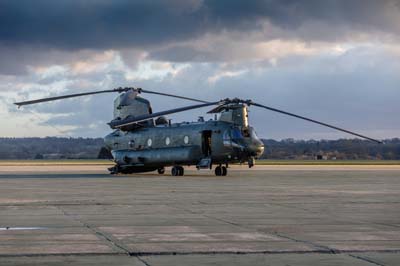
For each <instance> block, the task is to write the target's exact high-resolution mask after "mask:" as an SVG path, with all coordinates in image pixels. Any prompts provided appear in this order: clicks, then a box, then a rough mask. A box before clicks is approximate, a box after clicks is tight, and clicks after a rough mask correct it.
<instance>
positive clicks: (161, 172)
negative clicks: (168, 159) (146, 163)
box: [157, 167, 165, 175]
mask: <svg viewBox="0 0 400 266" xmlns="http://www.w3.org/2000/svg"><path fill="white" fill-rule="evenodd" d="M157 173H159V174H160V175H163V174H164V173H165V168H164V167H161V168H158V169H157Z"/></svg>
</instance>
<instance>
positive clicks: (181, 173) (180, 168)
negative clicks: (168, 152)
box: [178, 166, 185, 176]
mask: <svg viewBox="0 0 400 266" xmlns="http://www.w3.org/2000/svg"><path fill="white" fill-rule="evenodd" d="M178 167H179V175H180V176H183V174H184V173H185V170H184V169H183V167H182V166H178Z"/></svg>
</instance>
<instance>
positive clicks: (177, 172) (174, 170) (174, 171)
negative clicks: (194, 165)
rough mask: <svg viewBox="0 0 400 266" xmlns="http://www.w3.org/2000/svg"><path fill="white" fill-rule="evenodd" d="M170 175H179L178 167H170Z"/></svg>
mask: <svg viewBox="0 0 400 266" xmlns="http://www.w3.org/2000/svg"><path fill="white" fill-rule="evenodd" d="M171 175H173V176H178V175H179V169H178V167H176V166H174V167H172V169H171Z"/></svg>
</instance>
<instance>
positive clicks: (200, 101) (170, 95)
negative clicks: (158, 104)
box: [138, 89, 209, 103]
mask: <svg viewBox="0 0 400 266" xmlns="http://www.w3.org/2000/svg"><path fill="white" fill-rule="evenodd" d="M138 90H139V92H143V93H149V94H157V95H162V96H168V97H174V98H178V99H184V100H189V101H194V102H199V103H209V102H207V101H203V100H199V99H195V98H189V97H185V96H179V95H174V94H168V93H164V92H158V91H149V90H143V89H138Z"/></svg>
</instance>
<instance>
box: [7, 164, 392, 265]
mask: <svg viewBox="0 0 400 266" xmlns="http://www.w3.org/2000/svg"><path fill="white" fill-rule="evenodd" d="M71 264H72V265H142V266H146V265H151V266H153V265H221V264H222V265H356V266H357V265H393V266H394V265H400V165H396V164H395V165H340V164H336V165H302V164H299V165H278V164H270V165H263V166H257V167H256V168H255V169H251V170H248V169H247V168H246V167H244V166H243V167H239V166H235V167H233V168H231V169H230V173H229V176H227V177H216V176H214V175H213V173H212V172H209V171H201V172H198V171H196V170H194V169H192V170H191V169H187V170H186V175H185V176H183V177H172V176H170V175H165V176H159V175H157V174H153V173H149V174H137V175H130V176H110V175H108V173H107V171H106V165H104V164H95V163H93V164H90V163H89V164H51V163H48V164H43V165H35V164H34V163H26V164H22V165H21V164H18V162H15V163H11V162H8V163H0V265H71Z"/></svg>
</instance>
